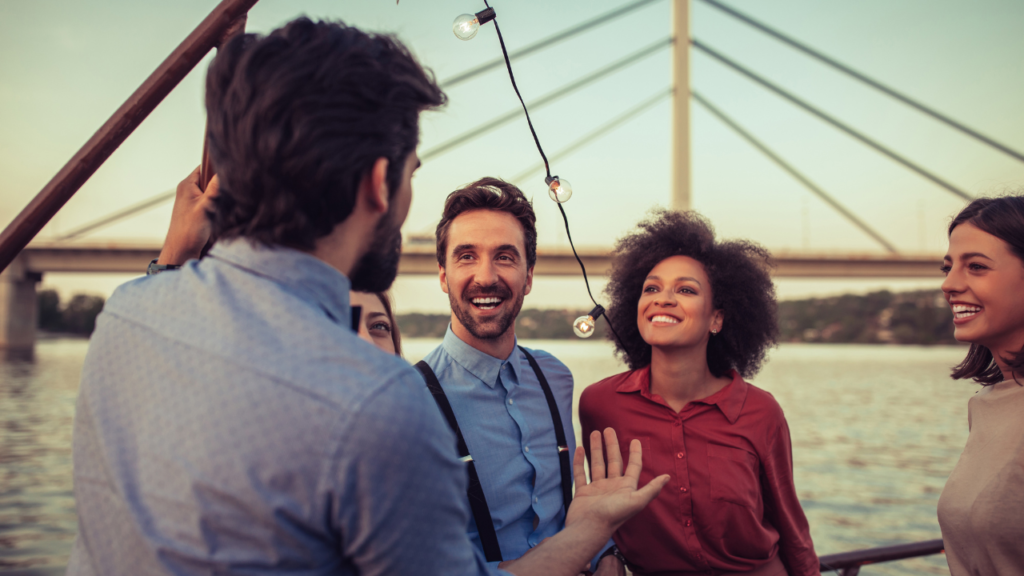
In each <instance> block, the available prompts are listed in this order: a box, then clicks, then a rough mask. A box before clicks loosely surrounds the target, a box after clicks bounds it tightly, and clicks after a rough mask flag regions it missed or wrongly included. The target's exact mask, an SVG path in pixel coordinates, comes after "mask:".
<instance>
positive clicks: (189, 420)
mask: <svg viewBox="0 0 1024 576" xmlns="http://www.w3.org/2000/svg"><path fill="white" fill-rule="evenodd" d="M348 290H349V282H348V280H347V279H346V278H345V276H344V275H342V274H341V273H339V272H338V271H337V270H335V269H334V268H332V267H330V266H328V265H327V264H325V263H324V262H322V261H320V260H318V259H316V258H314V257H312V256H310V255H307V254H304V253H301V252H297V251H294V250H288V249H280V248H278V249H269V248H258V247H253V246H251V245H250V244H249V243H248V242H247V241H244V240H236V241H233V242H230V243H219V244H217V245H216V246H215V247H214V248H213V250H212V251H211V252H210V255H209V257H207V258H205V259H203V260H202V261H200V262H195V261H193V262H190V263H189V264H188V265H187V266H185V267H184V268H183V269H181V270H179V271H176V272H168V273H164V274H159V275H156V276H151V277H146V278H141V279H138V280H135V281H132V282H129V283H127V284H125V285H123V286H121V287H120V288H118V290H117V291H116V292H115V294H114V295H113V296H112V297H111V298H110V299H109V300H107V304H106V306H105V308H104V311H103V313H102V314H101V315H100V317H99V320H98V323H97V328H96V331H95V333H94V334H93V337H92V342H91V344H90V347H89V353H88V355H87V357H86V361H85V365H84V368H83V371H82V381H81V389H80V393H79V397H78V408H77V413H76V416H75V431H74V486H75V498H76V501H77V507H78V515H79V533H78V537H77V538H76V540H75V546H74V550H73V552H72V555H71V561H70V565H69V567H68V573H69V574H72V575H80V574H82V575H93V574H95V575H103V576H106V575H112V574H212V573H218V574H219V573H232V574H303V575H319V574H361V575H367V574H373V575H383V574H403V575H404V574H445V575H448V574H465V575H475V574H485V573H488V572H490V573H495V572H496V571H494V570H491V569H490V568H489V567H488V566H487V565H486V564H485V563H484V561H483V558H482V556H480V555H479V554H478V553H477V552H476V551H475V550H474V548H473V546H472V545H471V543H470V541H469V539H468V538H467V537H466V530H465V527H466V523H467V522H468V521H469V517H470V515H469V510H468V506H467V504H466V497H465V490H466V482H467V480H466V472H465V468H464V465H462V464H461V463H459V462H458V459H457V455H456V454H455V452H454V451H453V449H452V446H453V445H454V436H453V434H452V433H451V432H450V431H449V430H448V426H447V424H446V423H445V422H444V420H443V418H442V417H441V416H440V414H439V413H438V410H437V408H436V407H435V406H434V402H433V401H432V400H431V398H430V395H429V393H428V392H427V391H426V389H425V387H424V385H423V381H422V379H421V378H420V377H419V375H418V374H417V373H416V372H415V370H413V369H412V368H411V367H410V366H409V365H408V364H406V363H405V362H404V361H403V360H401V359H400V358H397V357H395V356H391V355H388V354H385V353H383V352H381V351H380V350H378V349H377V348H376V347H374V346H372V345H370V344H368V343H366V342H364V341H362V340H360V339H359V338H358V337H357V336H356V335H355V334H354V333H353V332H352V330H351V329H350V321H351V320H350V308H349V302H348Z"/></svg>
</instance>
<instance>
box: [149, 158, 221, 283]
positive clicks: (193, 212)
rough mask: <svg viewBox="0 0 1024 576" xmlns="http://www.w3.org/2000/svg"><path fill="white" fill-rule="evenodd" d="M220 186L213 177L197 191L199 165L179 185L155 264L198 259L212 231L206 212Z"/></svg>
mask: <svg viewBox="0 0 1024 576" xmlns="http://www.w3.org/2000/svg"><path fill="white" fill-rule="evenodd" d="M219 188H220V181H219V180H218V179H217V177H216V176H214V177H213V179H212V180H210V184H209V185H208V186H207V187H206V190H200V189H199V168H196V169H195V170H194V171H192V173H191V174H189V175H188V176H187V177H186V178H185V179H184V180H182V181H181V183H180V184H178V190H177V193H176V194H175V196H174V208H173V210H172V211H171V226H170V228H169V229H168V230H167V238H166V239H165V240H164V247H163V249H162V250H160V258H159V259H158V260H157V263H158V264H184V263H185V261H186V260H189V259H192V258H199V255H200V253H201V252H202V250H203V246H206V242H207V241H208V240H209V239H210V233H211V231H212V225H211V223H210V219H209V218H208V217H207V216H206V212H207V210H211V209H212V208H213V198H214V197H215V196H216V195H217V191H218V190H219Z"/></svg>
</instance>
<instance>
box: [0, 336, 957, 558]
mask: <svg viewBox="0 0 1024 576" xmlns="http://www.w3.org/2000/svg"><path fill="white" fill-rule="evenodd" d="M438 342H439V341H438V340H415V339H412V340H407V341H406V342H403V345H404V348H405V349H406V355H407V358H408V359H409V360H410V361H416V360H419V359H420V358H421V357H422V356H424V355H425V354H426V353H427V352H429V351H430V350H431V349H433V348H434V347H435V346H436V345H437V344H438ZM524 344H526V345H528V346H531V347H536V348H542V349H545V350H547V351H549V352H551V353H553V354H555V355H556V356H557V357H558V358H560V359H561V360H562V361H563V362H564V363H565V364H566V365H567V366H569V368H570V369H571V370H572V372H573V374H574V375H575V378H576V383H577V394H576V400H577V401H578V400H579V393H580V392H581V391H582V389H583V387H585V386H586V385H588V384H591V383H593V382H596V381H597V380H600V379H601V378H604V377H606V376H609V375H611V374H615V373H617V372H621V371H622V370H624V366H623V365H622V364H621V363H620V362H619V361H618V360H617V359H615V358H614V356H613V355H612V349H611V347H610V346H609V345H608V344H607V343H605V342H584V341H564V340H559V341H545V342H524ZM87 346H88V344H87V342H86V341H84V340H48V341H41V342H39V344H38V345H37V346H36V350H35V353H34V355H32V356H31V357H8V358H3V359H0V573H3V574H4V576H12V575H13V574H19V575H23V576H30V575H31V576H37V575H38V576H43V575H46V576H49V575H50V574H59V573H62V572H61V570H60V569H61V567H63V566H64V565H65V564H66V562H67V556H68V553H69V551H70V549H71V543H72V541H73V539H74V535H75V531H76V519H75V508H74V498H73V495H72V492H71V422H72V418H73V417H74V408H75V397H76V394H77V390H78V376H79V371H80V370H81V366H82V360H83V359H84V357H85V352H86V348H87ZM963 354H964V349H963V348H959V347H934V348H916V347H885V346H858V345H824V344H816V345H799V344H787V345H783V346H782V347H780V348H779V349H777V350H775V351H774V352H773V353H772V355H771V358H770V361H769V362H768V363H767V365H766V366H765V368H764V370H763V371H762V372H761V374H759V375H758V377H757V378H755V379H754V383H755V384H756V385H758V386H760V387H762V388H764V389H766V390H768V391H770V392H771V393H772V394H774V395H775V397H776V398H777V399H778V401H779V403H780V404H781V405H782V407H783V409H784V410H785V412H786V417H787V418H788V420H789V425H790V429H791V431H792V435H793V453H794V454H793V455H794V460H795V467H796V482H797V491H798V493H799V496H800V500H801V502H802V503H803V506H804V509H805V511H806V512H807V516H808V519H809V520H810V523H811V534H812V536H813V538H814V543H815V548H816V549H817V551H818V553H819V554H830V553H834V552H841V551H846V550H853V549H858V548H866V547H871V546H883V545H888V544H898V543H903V542H911V541H917V540H927V539H931V538H938V537H939V527H938V522H937V521H936V519H935V505H936V502H937V501H938V497H939V493H940V492H941V491H942V486H943V484H945V481H946V477H947V475H948V474H949V471H950V470H952V468H953V465H954V464H955V463H956V460H957V458H958V457H959V455H960V451H961V450H962V448H963V445H964V443H965V442H966V440H967V400H968V398H970V396H971V395H972V394H973V393H974V392H975V387H974V386H972V385H970V384H963V383H956V382H952V381H950V380H949V379H948V376H947V374H948V367H949V366H951V365H952V364H955V363H956V362H958V361H959V360H960V359H962V357H963ZM574 412H575V410H574ZM574 420H575V419H574ZM574 423H575V425H576V429H577V430H579V422H578V420H576V421H575V422H574ZM577 440H578V439H577ZM861 574H948V570H947V568H946V563H945V560H944V558H943V557H942V556H934V557H930V558H922V559H915V560H907V561H902V562H894V563H889V564H879V565H875V566H869V567H866V568H865V569H864V570H862V571H861Z"/></svg>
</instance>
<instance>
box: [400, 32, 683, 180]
mask: <svg viewBox="0 0 1024 576" xmlns="http://www.w3.org/2000/svg"><path fill="white" fill-rule="evenodd" d="M672 41H673V40H672V38H664V39H662V40H659V41H657V42H654V43H653V44H650V45H648V46H646V47H645V48H642V49H640V50H638V51H636V52H634V53H632V54H630V55H629V56H626V57H625V58H622V59H620V60H617V61H615V62H613V63H611V64H609V65H608V66H605V67H603V68H601V69H599V70H596V71H594V72H592V73H590V74H588V75H587V76H584V77H583V78H580V79H578V80H574V81H572V82H569V83H568V84H565V85H563V86H559V87H558V88H556V89H554V90H552V91H551V92H548V93H547V94H545V95H544V96H541V97H540V98H538V99H536V100H534V101H532V102H530V104H529V107H530V108H533V109H534V110H536V109H538V108H540V107H542V106H545V105H547V104H550V103H552V102H554V101H555V100H558V99H559V98H562V97H564V96H568V95H569V94H571V93H573V92H575V91H577V90H580V89H582V88H584V87H585V86H588V85H590V84H591V83H593V82H596V81H597V80H600V79H601V78H604V77H605V76H608V75H609V74H612V73H613V72H616V71H618V70H621V69H623V68H625V67H627V66H629V65H630V64H633V63H634V62H637V61H639V60H642V59H643V58H645V57H647V56H650V55H652V54H654V53H656V52H658V51H660V50H662V49H664V48H668V47H669V46H671V45H672ZM517 93H518V91H517ZM520 102H522V99H520ZM524 109H525V107H524ZM516 118H519V110H511V111H509V112H507V113H506V114H502V115H501V116H498V117H497V118H495V119H493V120H491V121H489V122H485V123H484V124H481V125H480V126H476V127H474V128H472V129H470V130H466V131H465V132H463V133H462V134H459V135H458V136H456V137H454V138H450V139H448V140H446V141H444V142H442V143H441V144H438V145H437V146H434V147H433V148H431V149H430V150H427V151H425V152H423V153H422V154H420V159H422V160H426V159H428V158H432V157H434V156H437V155H439V154H442V153H444V152H447V151H448V150H450V149H452V148H455V147H456V146H458V145H460V144H465V143H466V142H469V141H470V140H473V139H474V138H478V137H480V136H483V135H484V134H486V133H487V132H490V131H491V130H494V129H495V128H498V127H499V126H502V125H503V124H506V123H508V122H511V121H512V120H515V119H516Z"/></svg>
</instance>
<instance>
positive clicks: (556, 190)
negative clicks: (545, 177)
mask: <svg viewBox="0 0 1024 576" xmlns="http://www.w3.org/2000/svg"><path fill="white" fill-rule="evenodd" d="M548 196H549V197H550V198H551V199H552V200H554V201H555V202H558V203H559V204H565V203H566V202H568V201H569V198H572V184H569V181H568V180H563V179H561V178H559V177H558V176H552V177H551V180H550V181H549V182H548Z"/></svg>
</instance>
